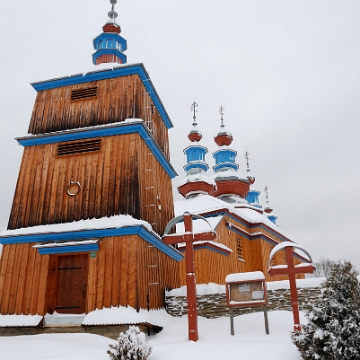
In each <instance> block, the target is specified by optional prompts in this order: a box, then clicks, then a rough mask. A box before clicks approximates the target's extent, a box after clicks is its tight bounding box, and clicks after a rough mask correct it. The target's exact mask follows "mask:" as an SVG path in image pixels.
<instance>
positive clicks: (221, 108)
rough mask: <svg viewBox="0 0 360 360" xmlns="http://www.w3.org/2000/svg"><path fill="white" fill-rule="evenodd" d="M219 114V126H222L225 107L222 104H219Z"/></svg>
mask: <svg viewBox="0 0 360 360" xmlns="http://www.w3.org/2000/svg"><path fill="white" fill-rule="evenodd" d="M219 114H220V115H221V126H224V115H225V108H224V107H223V106H222V105H221V106H220V109H219Z"/></svg>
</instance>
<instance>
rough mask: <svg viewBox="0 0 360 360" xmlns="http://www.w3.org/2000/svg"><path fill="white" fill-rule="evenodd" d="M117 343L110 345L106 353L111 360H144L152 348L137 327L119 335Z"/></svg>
mask: <svg viewBox="0 0 360 360" xmlns="http://www.w3.org/2000/svg"><path fill="white" fill-rule="evenodd" d="M117 341H118V343H116V344H115V345H111V344H110V345H109V346H110V350H108V351H107V353H108V354H109V356H110V358H111V360H146V359H147V358H148V357H149V355H150V354H151V351H152V348H151V346H150V345H149V343H148V342H147V341H146V338H145V334H144V333H142V332H140V330H139V328H138V327H137V326H130V327H129V330H127V331H126V333H123V332H122V333H120V335H119V337H118V339H117Z"/></svg>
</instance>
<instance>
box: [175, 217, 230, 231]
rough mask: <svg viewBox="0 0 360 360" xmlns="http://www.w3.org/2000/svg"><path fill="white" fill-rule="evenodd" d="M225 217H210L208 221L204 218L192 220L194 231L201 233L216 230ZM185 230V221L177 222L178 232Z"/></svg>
mask: <svg viewBox="0 0 360 360" xmlns="http://www.w3.org/2000/svg"><path fill="white" fill-rule="evenodd" d="M178 215H182V214H178ZM223 217H224V216H223V215H219V216H214V217H209V218H207V219H206V220H207V221H204V220H202V219H193V222H192V224H193V232H194V233H200V232H205V231H211V230H213V231H214V230H215V229H216V227H217V226H218V224H219V223H220V221H221V219H222V218H223ZM209 225H210V226H211V229H210V226H209ZM184 231H185V230H184V223H183V222H180V223H177V224H176V233H177V234H182V233H184Z"/></svg>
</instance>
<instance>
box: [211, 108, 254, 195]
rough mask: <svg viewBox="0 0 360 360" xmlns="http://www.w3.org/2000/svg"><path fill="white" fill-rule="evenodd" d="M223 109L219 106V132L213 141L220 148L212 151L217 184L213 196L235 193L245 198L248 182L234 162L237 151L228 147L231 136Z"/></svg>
mask: <svg viewBox="0 0 360 360" xmlns="http://www.w3.org/2000/svg"><path fill="white" fill-rule="evenodd" d="M224 110H225V109H224V108H223V107H222V106H221V107H220V111H219V112H220V115H221V126H220V132H219V133H218V134H217V135H216V136H215V142H216V143H217V145H219V146H220V149H219V150H218V151H216V152H214V153H213V158H214V160H215V165H214V166H213V169H214V171H215V175H213V176H212V178H213V179H214V181H215V182H216V186H217V190H216V191H215V192H214V193H213V196H216V197H223V196H224V195H226V196H230V195H235V196H240V197H241V198H246V196H247V194H248V192H249V186H250V182H249V180H248V178H247V177H246V176H244V175H241V174H239V173H238V169H239V165H238V164H237V163H236V162H235V161H236V156H237V152H236V151H235V150H232V149H230V148H228V145H230V144H231V142H232V140H233V138H232V134H231V133H229V132H227V131H225V126H224Z"/></svg>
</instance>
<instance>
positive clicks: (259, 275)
mask: <svg viewBox="0 0 360 360" xmlns="http://www.w3.org/2000/svg"><path fill="white" fill-rule="evenodd" d="M264 279H265V275H264V273H263V272H262V271H251V272H244V273H236V274H229V275H228V276H227V277H226V278H225V281H226V282H227V283H230V282H239V281H253V280H264Z"/></svg>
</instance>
